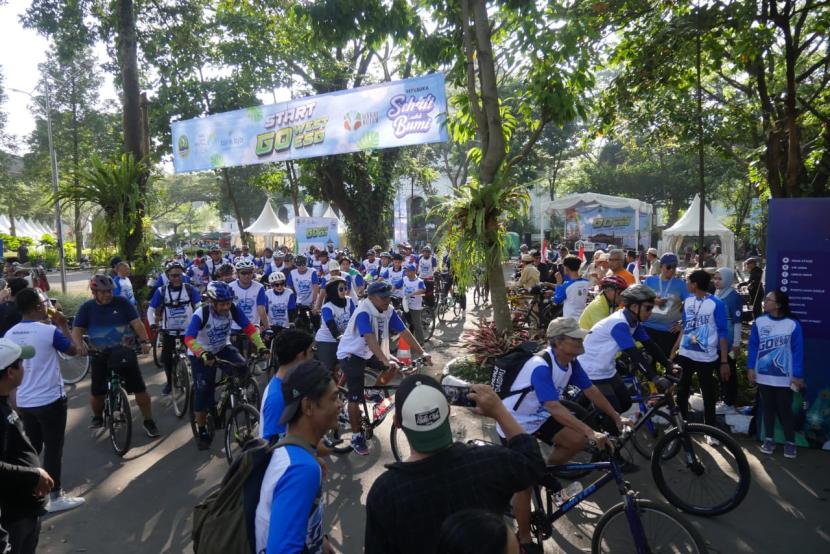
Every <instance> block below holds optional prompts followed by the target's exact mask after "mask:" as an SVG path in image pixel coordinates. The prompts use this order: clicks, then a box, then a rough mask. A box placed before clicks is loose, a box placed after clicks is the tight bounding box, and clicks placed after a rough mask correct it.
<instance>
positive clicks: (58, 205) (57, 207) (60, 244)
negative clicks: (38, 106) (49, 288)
mask: <svg viewBox="0 0 830 554" xmlns="http://www.w3.org/2000/svg"><path fill="white" fill-rule="evenodd" d="M43 82H44V84H45V86H46V136H47V139H48V141H49V158H50V159H51V162H52V192H54V193H55V231H56V232H57V234H58V253H59V255H60V260H61V292H62V293H63V294H66V256H65V254H64V251H63V224H62V223H61V201H60V199H59V198H58V197H57V195H58V156H57V153H56V152H55V143H54V141H53V140H52V104H51V102H50V100H49V96H50V90H49V80H48V79H44V80H43ZM9 90H13V91H15V92H21V93H23V94H26V95H28V96H29V98H31V99H32V100H35V97H34V96H32V94H31V93H29V92H26V91H24V90H19V89H15V88H10V89H9ZM35 101H37V100H35Z"/></svg>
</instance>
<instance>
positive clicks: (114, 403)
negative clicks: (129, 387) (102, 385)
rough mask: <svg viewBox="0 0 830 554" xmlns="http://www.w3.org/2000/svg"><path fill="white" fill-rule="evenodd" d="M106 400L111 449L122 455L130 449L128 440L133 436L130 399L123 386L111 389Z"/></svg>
mask: <svg viewBox="0 0 830 554" xmlns="http://www.w3.org/2000/svg"><path fill="white" fill-rule="evenodd" d="M109 394H110V397H109V399H108V402H109V404H110V406H109V414H108V416H107V428H108V430H109V434H110V442H111V443H112V449H113V450H115V453H116V454H118V455H119V456H122V457H123V456H124V454H126V453H127V451H129V450H130V441H131V440H132V437H133V414H132V412H131V410H130V399H129V397H128V396H127V391H125V390H124V388H123V387H118V389H116V390H115V391H111V392H110V393H109Z"/></svg>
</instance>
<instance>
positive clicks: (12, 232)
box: [9, 206, 17, 237]
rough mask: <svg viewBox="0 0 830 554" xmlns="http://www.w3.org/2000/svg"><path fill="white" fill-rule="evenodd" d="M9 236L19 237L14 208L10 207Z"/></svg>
mask: <svg viewBox="0 0 830 554" xmlns="http://www.w3.org/2000/svg"><path fill="white" fill-rule="evenodd" d="M9 234H10V235H11V236H13V237H16V236H17V227H15V225H14V208H12V207H11V206H9Z"/></svg>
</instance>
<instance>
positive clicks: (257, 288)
mask: <svg viewBox="0 0 830 554" xmlns="http://www.w3.org/2000/svg"><path fill="white" fill-rule="evenodd" d="M229 286H230V287H231V288H232V289H233V292H234V294H235V295H236V298H235V299H234V301H233V303H234V304H236V307H237V308H239V309H240V310H241V311H242V313H243V314H245V317H247V318H248V320H249V321H250V322H251V323H253V324H254V325H257V326H259V314H258V313H257V312H258V310H257V306H266V308H267V306H268V300H267V299H266V298H265V287H264V286H263V285H262V283H258V282H257V281H251V284H250V285H249V286H248V288H242V285H241V284H240V283H239V279H237V280H236V281H233V282H232V283H231V284H230V285H229ZM231 329H232V330H234V331H238V330H239V325H237V324H236V322H234V323H233V325H231Z"/></svg>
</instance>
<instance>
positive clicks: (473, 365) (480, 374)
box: [447, 355, 493, 384]
mask: <svg viewBox="0 0 830 554" xmlns="http://www.w3.org/2000/svg"><path fill="white" fill-rule="evenodd" d="M447 370H448V371H449V374H450V375H452V376H454V377H458V378H459V379H462V380H464V381H466V382H468V383H483V384H490V374H491V373H492V371H493V365H492V363H477V362H476V358H475V356H473V355H467V356H459V357H457V358H453V359H452V360H450V361H449V362H447Z"/></svg>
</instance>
